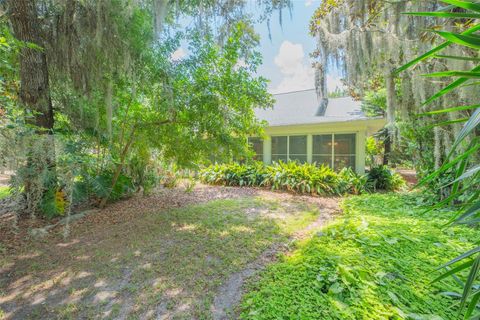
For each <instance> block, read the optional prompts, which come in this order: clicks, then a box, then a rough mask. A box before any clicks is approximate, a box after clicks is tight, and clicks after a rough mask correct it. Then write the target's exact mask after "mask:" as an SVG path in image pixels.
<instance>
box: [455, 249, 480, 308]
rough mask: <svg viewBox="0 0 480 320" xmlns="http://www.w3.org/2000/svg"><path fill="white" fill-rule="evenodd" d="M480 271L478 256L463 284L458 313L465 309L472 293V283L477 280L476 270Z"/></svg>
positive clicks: (479, 256) (479, 257) (479, 258)
mask: <svg viewBox="0 0 480 320" xmlns="http://www.w3.org/2000/svg"><path fill="white" fill-rule="evenodd" d="M479 269H480V255H477V257H476V258H475V262H474V263H473V265H472V267H471V269H470V273H469V274H468V278H467V281H466V282H465V286H464V288H463V294H462V300H461V303H460V311H459V312H461V311H462V310H463V308H464V307H465V304H466V302H467V299H468V296H469V295H470V292H471V291H472V287H473V282H474V281H475V279H476V278H477V274H478V270H479Z"/></svg>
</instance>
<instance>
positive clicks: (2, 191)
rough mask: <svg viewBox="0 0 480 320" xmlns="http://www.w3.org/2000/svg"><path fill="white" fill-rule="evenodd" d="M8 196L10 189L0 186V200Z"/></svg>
mask: <svg viewBox="0 0 480 320" xmlns="http://www.w3.org/2000/svg"><path fill="white" fill-rule="evenodd" d="M9 195H10V188H9V187H4V186H0V200H1V199H4V198H6V197H8V196H9Z"/></svg>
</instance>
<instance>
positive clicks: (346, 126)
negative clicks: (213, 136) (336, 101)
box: [263, 119, 385, 174]
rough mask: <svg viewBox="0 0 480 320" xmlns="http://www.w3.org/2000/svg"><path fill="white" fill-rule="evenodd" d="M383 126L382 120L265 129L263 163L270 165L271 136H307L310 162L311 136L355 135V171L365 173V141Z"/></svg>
mask: <svg viewBox="0 0 480 320" xmlns="http://www.w3.org/2000/svg"><path fill="white" fill-rule="evenodd" d="M384 125H385V120H384V119H371V120H362V121H348V122H337V123H321V124H308V125H291V126H278V127H267V128H266V129H265V136H264V142H263V161H264V163H267V164H270V163H272V140H271V137H272V136H293V135H306V136H307V162H309V163H311V162H312V153H313V152H312V150H313V135H317V134H355V137H356V139H355V170H356V172H357V173H359V174H363V173H365V139H366V137H367V136H368V135H371V134H373V133H374V132H377V131H378V130H379V129H381V128H382V127H383V126H384Z"/></svg>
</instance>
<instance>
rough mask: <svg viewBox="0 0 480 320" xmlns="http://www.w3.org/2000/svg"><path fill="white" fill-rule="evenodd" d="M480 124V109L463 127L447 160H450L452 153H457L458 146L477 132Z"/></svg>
mask: <svg viewBox="0 0 480 320" xmlns="http://www.w3.org/2000/svg"><path fill="white" fill-rule="evenodd" d="M479 124H480V108H478V109H477V110H475V112H474V113H473V114H472V116H471V117H470V119H468V121H467V122H466V123H465V124H464V125H463V128H462V130H460V132H459V133H458V135H457V138H456V139H455V142H454V143H453V145H452V148H451V149H450V154H449V155H448V157H447V158H450V156H451V155H452V153H453V152H454V151H455V149H456V148H457V146H458V145H459V144H460V143H461V142H462V141H463V140H464V139H465V138H466V137H467V136H468V135H469V134H470V133H471V132H472V131H473V130H475V129H476V128H477V127H478V125H479Z"/></svg>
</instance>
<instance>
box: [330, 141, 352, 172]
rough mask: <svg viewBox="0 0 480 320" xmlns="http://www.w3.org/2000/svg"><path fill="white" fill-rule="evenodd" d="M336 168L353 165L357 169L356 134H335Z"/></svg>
mask: <svg viewBox="0 0 480 320" xmlns="http://www.w3.org/2000/svg"><path fill="white" fill-rule="evenodd" d="M334 141H335V143H334V168H335V170H341V169H343V168H345V167H351V168H352V169H353V170H355V134H354V133H352V134H335V135H334Z"/></svg>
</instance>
